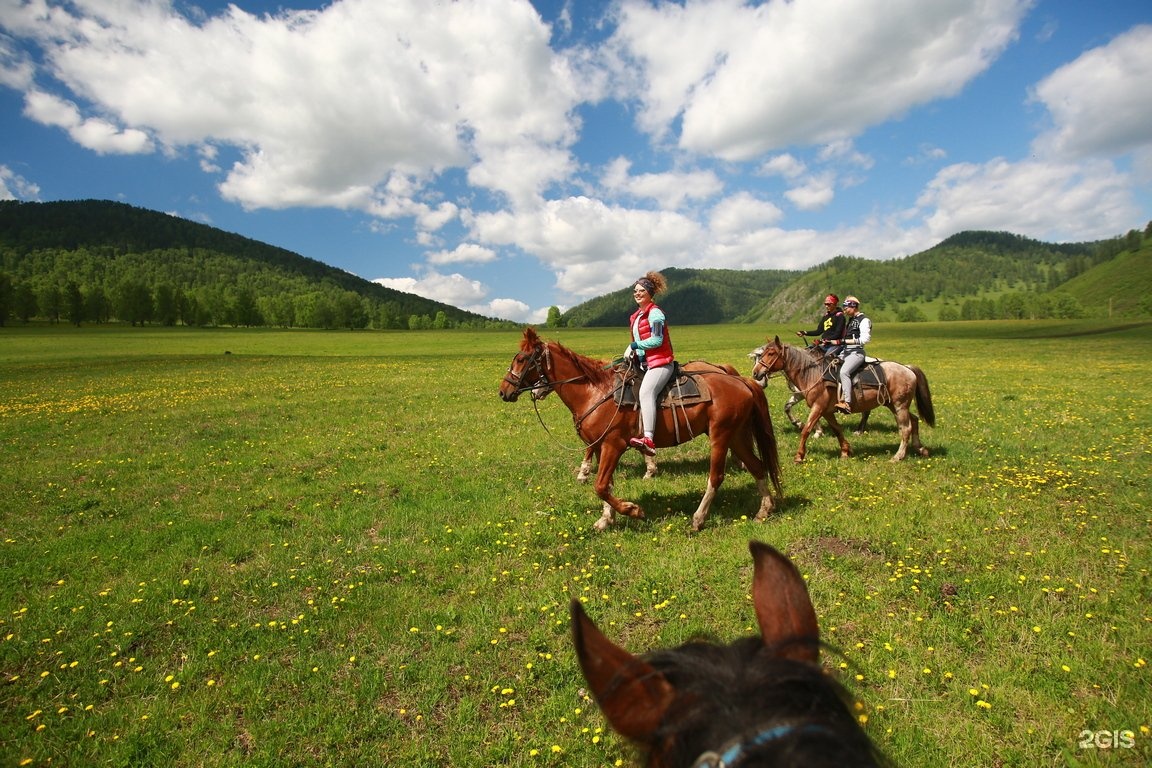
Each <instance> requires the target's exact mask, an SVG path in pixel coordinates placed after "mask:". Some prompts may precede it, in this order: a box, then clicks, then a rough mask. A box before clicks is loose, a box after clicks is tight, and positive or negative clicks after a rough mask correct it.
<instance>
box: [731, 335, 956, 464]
mask: <svg viewBox="0 0 1152 768" xmlns="http://www.w3.org/2000/svg"><path fill="white" fill-rule="evenodd" d="M827 365H828V362H827V360H826V359H824V358H816V357H814V356H812V355H811V354H809V353H808V352H806V351H804V350H801V349H797V348H796V347H793V346H792V345H790V344H782V343H781V342H780V337H779V336H777V337H776V338H775V339H774V340H772V341H769V342H768V343H767V344H765V345H764V346H763V347H760V348H759V349H758V350H756V365H755V366H754V367H753V369H752V376H753V378H755V379H757V380H763V379H765V378H767V377H768V375H770V374H772V373H776V372H778V371H783V372H784V375H785V376H787V377H788V379H789V380H791V381H792V382H793V383H795V385H796V386H797V388H799V389H800V391H801V392H802V393H803V394H804V399H805V400H807V401H808V420H807V421H806V422H805V423H804V427H803V429H801V430H800V447H799V448H798V449H797V450H796V459H795V461H796V463H797V464H799V463H800V462H802V461H804V456H805V454H806V453H807V450H808V435H809V433H810V432H811V431H812V428H813V427H814V426H816V422H817V421H819V420H820V418H821V417H823V418H824V421H825V422H827V424H828V426H829V428H830V429H831V430H832V432H833V434H835V435H836V438H837V439H838V440H839V441H840V456H841V457H843V458H847V457H848V456H851V455H852V447H851V446H849V445H848V441H847V440H846V439H845V438H844V430H843V428H841V426H840V424H839V422H837V421H836V413H835V410H834V408H835V406H836V400H837V389H838V385H837V384H836V383H835V382H831V381H826V380H825V379H824V369H825V367H826V366H827ZM880 367H881V368H882V369H883V371H884V378H885V380H886V384H885V386H884V387H882V388H880V389H872V388H864V389H863V391H862V392H861V394H860V395H859V396H858V397H854V398H852V412H853V413H862V412H864V413H866V412H868V411H871V410H872V409H873V408H876V407H877V406H881V405H883V406H885V407H887V408H888V410H890V411H892V413H893V415H895V416H896V426H897V427H898V428H899V429H900V447H899V448H898V449H897V450H896V455H894V456H893V457H892V461H900V460H902V459H903V458H904V457H905V456H906V455H907V454H908V448H909V447H911V448H912V450H914V451H916V452H917V453H919V454H920V455H921V456H927V455H928V449H927V448H925V447H924V446H923V445H922V444H921V443H920V419H924V421H926V422H927V423H928V425H929V426H934V425H935V423H936V410H935V409H934V408H933V406H932V392H931V390H929V388H928V377H927V376H925V375H924V371H922V370H920V369H919V368H917V367H916V366H914V365H903V364H901V363H896V362H892V361H891V360H885V361H883V362H881V363H880ZM913 398H915V400H916V410H917V411H919V413H920V415H919V417H917V415H916V414H915V413H912V411H911V409H910V405H911V403H912V400H913Z"/></svg>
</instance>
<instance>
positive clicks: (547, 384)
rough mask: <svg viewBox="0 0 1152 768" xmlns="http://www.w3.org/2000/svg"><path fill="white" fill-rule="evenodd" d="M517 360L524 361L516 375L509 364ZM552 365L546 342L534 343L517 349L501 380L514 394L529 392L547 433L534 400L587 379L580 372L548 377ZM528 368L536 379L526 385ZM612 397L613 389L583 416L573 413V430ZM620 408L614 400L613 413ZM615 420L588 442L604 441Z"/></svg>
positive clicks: (537, 415) (610, 421) (513, 363)
mask: <svg viewBox="0 0 1152 768" xmlns="http://www.w3.org/2000/svg"><path fill="white" fill-rule="evenodd" d="M519 361H523V362H524V365H522V366H521V367H520V373H519V374H516V373H514V371H513V370H512V367H513V366H514V365H515V364H516V363H517V362H519ZM610 365H611V364H610ZM551 367H552V354H551V352H550V351H549V350H548V346H547V345H546V344H537V345H536V346H534V347H533V348H532V351H531V352H518V353H517V354H516V356H515V357H514V358H512V365H510V366H508V372H507V373H506V374H504V383H505V384H508V385H509V386H511V387H512V388H513V389H514V390H515V394H520V393H521V392H529V391H530V392H531V393H532V406H533V407H534V408H536V418H537V419H538V420H539V421H540V425H541V426H542V427H544V431H545V432H547V433H548V434H552V431H551V430H550V429H548V425H547V424H545V423H544V418H543V417H542V416H541V415H540V410H539V407H538V405H537V403H538V402H539V401H540V400H543V399H544V398H545V397H547V396H548V395H549V393H551V392H552V391H553V390H554V389H556V387H558V386H560V385H561V384H570V383H572V382H574V381H580V380H581V379H587V378H588V376H587V375H586V374H580V375H579V376H573V377H571V378H568V379H558V380H556V381H553V380H552V379H551V378H549V376H548V369H549V368H551ZM606 367H607V366H606ZM530 371H534V372H535V373H534V375H535V378H534V379H533V380H532V383H531V384H525V383H524V381H525V379H527V378H528V377H529V376H531V375H533V374H532V373H530ZM611 399H612V392H609V393H608V394H607V395H605V396H604V397H602V398H601V399H600V400H599V402H597V403H596V404H594V405H593V406H592V407H591V408H589V409H588V410H587V411H585V412H584V414H583V415H582V416H576V415H575V414H573V420H574V421H575V424H576V432H577V433H579V432H580V425H581V424H582V423H583V422H584V419H586V418H588V416H590V415H591V414H592V412H593V411H595V410H596V409H597V408H599V407H600V406H601V405H603V404H604V403H606V402H608V401H609V400H611ZM619 411H620V405H619V403H617V404H616V412H617V413H619ZM615 420H616V417H615V416H613V417H612V419H611V420H609V422H608V426H606V427H605V428H604V433H603V434H601V435H600V437H598V438H596V439H595V440H594V441H592V443H590V445H595V444H596V443H598V442H600V441H601V440H603V439H604V435H606V434H608V430H609V429H611V427H612V424H613V423H615ZM580 450H583V449H580Z"/></svg>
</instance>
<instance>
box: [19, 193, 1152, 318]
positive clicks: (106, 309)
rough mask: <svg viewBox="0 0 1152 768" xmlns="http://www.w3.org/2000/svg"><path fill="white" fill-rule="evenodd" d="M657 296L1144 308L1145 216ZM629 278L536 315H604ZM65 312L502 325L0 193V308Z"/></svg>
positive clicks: (915, 309) (140, 213) (622, 312)
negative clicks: (830, 296) (1125, 227)
mask: <svg viewBox="0 0 1152 768" xmlns="http://www.w3.org/2000/svg"><path fill="white" fill-rule="evenodd" d="M662 271H663V273H664V275H665V277H666V278H667V279H668V284H669V290H668V292H667V294H665V295H663V296H661V297H660V304H661V306H663V307H664V308H665V310H666V311H667V312H668V314H669V318H670V320H671V321H672V322H673V323H674V324H677V325H696V324H713V323H738V322H744V323H796V324H798V326H797V327H799V325H808V324H810V323H812V322H814V320H815V317H816V316H817V315H818V314H819V312H820V301H821V299H822V297H823V296H824V295H825V294H826V293H828V292H834V293H837V294H839V295H840V296H841V297H843V296H845V295H847V294H849V293H853V294H855V295H857V296H859V297H860V299H861V301H862V302H863V306H864V308H865V310H866V311H867V313H868V314H869V315H870V316H871V317H872V318H873V319H875V320H877V321H879V322H885V321H906V322H912V321H922V320H964V319H999V318H1027V317H1061V318H1074V317H1106V316H1117V317H1146V316H1149V315H1152V223H1150V224H1149V225H1148V226H1147V227H1146V228H1145V229H1144V230H1143V231H1140V230H1131V231H1129V232H1128V233H1127V234H1126V235H1122V236H1118V237H1115V238H1112V239H1109V240H1103V241H1097V242H1088V243H1068V244H1052V243H1044V242H1041V241H1037V240H1033V239H1030V238H1027V237H1023V236H1021V235H1015V234H1011V233H1007V232H983V231H971V232H960V233H957V234H955V235H953V236H951V237H949V238H947V239H945V240H944V241H942V242H940V243H939V244H937V245H936V246H933V247H932V248H929V249H927V250H925V251H922V252H920V253H917V254H912V255H910V256H906V257H903V258H899V259H892V260H888V261H876V260H871V259H866V258H861V257H856V256H837V257H835V258H832V259H830V260H828V261H826V262H823V263H821V264H818V265H817V266H815V267H812V268H811V269H808V270H803V271H801V270H771V269H763V270H725V269H686V268H674V267H670V268H667V269H664V270H662ZM634 309H635V304H634V302H633V301H632V295H631V286H630V285H629V286H623V287H621V288H620V289H619V290H617V291H613V292H612V293H608V294H605V295H603V296H598V297H596V298H594V299H590V300H589V301H586V302H584V303H582V304H580V305H578V306H575V307H572V308H570V309H568V310H567V311H566V312H562V313H561V312H559V310H558V309H556V308H553V311H552V312H551V313H550V315H549V324H555V325H566V326H619V325H621V324H623V323H624V322H626V320H627V317H628V316H629V315H630V314H631V312H632V311H633V310H634ZM34 318H35V319H48V320H69V321H72V322H77V323H80V322H104V321H107V320H112V319H116V320H120V321H124V322H131V323H132V324H136V323H163V324H178V323H184V324H196V325H212V324H215V325H225V324H228V325H270V326H283V327H299V326H303V327H322V328H339V327H347V328H368V327H371V328H397V329H419V328H451V327H468V328H478V327H515V325H516V324H515V323H512V322H511V321H507V320H500V319H496V318H490V317H484V316H481V315H478V314H475V313H472V312H468V311H466V310H462V309H459V308H457V307H453V306H450V305H447V304H443V303H440V302H436V301H432V300H430V299H425V298H423V297H420V296H416V295H414V294H408V293H404V292H401V291H396V290H394V289H391V288H387V287H385V286H382V285H380V284H378V283H373V282H371V281H368V280H364V279H363V278H360V277H357V276H356V275H353V274H351V273H349V272H346V271H344V270H341V269H338V268H336V267H332V266H330V265H327V264H324V263H323V262H320V261H317V260H315V259H310V258H307V257H304V256H301V255H299V254H296V253H293V252H291V251H288V250H286V249H283V248H278V247H275V246H271V245H268V244H265V243H261V242H259V241H256V240H252V239H250V238H246V237H243V236H241V235H237V234H233V233H229V232H225V231H223V230H220V229H217V228H215V227H211V226H208V225H205V224H199V223H196V222H192V221H188V220H186V219H181V218H178V217H175V216H171V215H169V214H166V213H161V212H157V211H151V210H147V209H143V208H137V207H134V206H130V205H126V204H124V203H118V202H112V201H107V200H80V201H65V202H49V203H26V202H17V201H0V324H3V323H4V322H5V321H7V320H11V319H15V320H17V321H27V320H29V319H34Z"/></svg>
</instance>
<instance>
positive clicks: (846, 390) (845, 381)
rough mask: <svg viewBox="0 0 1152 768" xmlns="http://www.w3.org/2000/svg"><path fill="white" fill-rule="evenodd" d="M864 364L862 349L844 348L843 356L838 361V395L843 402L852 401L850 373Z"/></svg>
mask: <svg viewBox="0 0 1152 768" xmlns="http://www.w3.org/2000/svg"><path fill="white" fill-rule="evenodd" d="M863 365H864V350H862V349H849V350H845V352H844V358H843V360H842V361H841V362H840V396H841V397H842V398H844V402H846V403H851V402H852V374H854V373H856V371H857V370H859V369H860V368H861V367H862V366H863Z"/></svg>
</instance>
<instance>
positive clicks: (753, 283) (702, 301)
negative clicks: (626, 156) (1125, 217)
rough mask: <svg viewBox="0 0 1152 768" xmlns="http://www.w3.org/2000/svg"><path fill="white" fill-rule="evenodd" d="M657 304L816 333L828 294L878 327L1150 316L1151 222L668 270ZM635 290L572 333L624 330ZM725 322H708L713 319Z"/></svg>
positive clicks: (579, 313)
mask: <svg viewBox="0 0 1152 768" xmlns="http://www.w3.org/2000/svg"><path fill="white" fill-rule="evenodd" d="M663 272H664V276H665V277H666V278H667V279H668V284H669V290H668V293H667V295H666V296H665V297H663V298H661V299H660V305H661V307H663V308H664V309H665V310H666V311H667V312H668V315H669V320H670V321H671V322H673V323H677V324H692V323H707V322H754V323H794V324H797V327H800V326H801V325H805V326H808V325H812V324H814V323H815V319H816V317H817V316H818V315H819V314H820V312H821V309H820V303H821V299H822V298H823V296H824V295H825V294H827V293H829V292H833V293H836V294H838V295H839V296H841V297H844V296H845V295H847V294H855V295H856V296H859V297H860V299H861V301H862V302H863V303H864V308H865V310H866V311H867V313H868V314H869V315H870V316H871V317H872V318H873V319H875V320H877V321H881V322H884V321H903V322H915V321H924V320H991V319H1026V318H1048V317H1055V318H1076V317H1105V316H1148V315H1152V299H1150V298H1148V297H1152V224H1150V225H1149V227H1148V228H1147V229H1146V230H1145V231H1143V232H1141V231H1139V230H1132V231H1130V232H1128V233H1127V235H1124V236H1120V237H1116V238H1113V239H1111V240H1105V241H1100V242H1092V243H1073V244H1052V243H1044V242H1040V241H1037V240H1032V239H1030V238H1027V237H1023V236H1021V235H1014V234H1011V233H1007V232H961V233H959V234H956V235H953V236H952V237H949V238H948V239H947V240H944V241H943V242H941V243H939V244H938V245H936V246H933V247H932V248H929V249H928V250H926V251H922V252H921V253H917V254H913V255H910V256H906V257H904V258H900V259H893V260H889V261H876V260H872V259H864V258H859V257H850V256H838V257H836V258H834V259H831V260H830V261H827V262H824V263H822V264H819V265H817V266H815V267H813V268H812V269H809V270H807V271H805V272H784V271H779V272H776V271H755V272H746V271H737V270H709V269H704V270H680V269H668V270H664V271H663ZM634 308H635V307H634V304H633V303H632V298H631V292H630V286H629V288H628V289H623V290H620V291H616V292H614V293H611V294H608V295H607V296H601V297H598V298H596V299H593V300H591V301H588V302H586V303H584V304H581V305H579V306H577V307H574V308H572V309H571V310H569V311H568V312H567V313H565V314H564V315H563V316H562V317H561V322H565V323H567V324H570V325H619V324H621V323H623V322H626V319H627V317H628V315H629V314H630V313H631V311H632V310H633V309H634ZM714 317H715V318H720V319H711V318H714Z"/></svg>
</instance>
